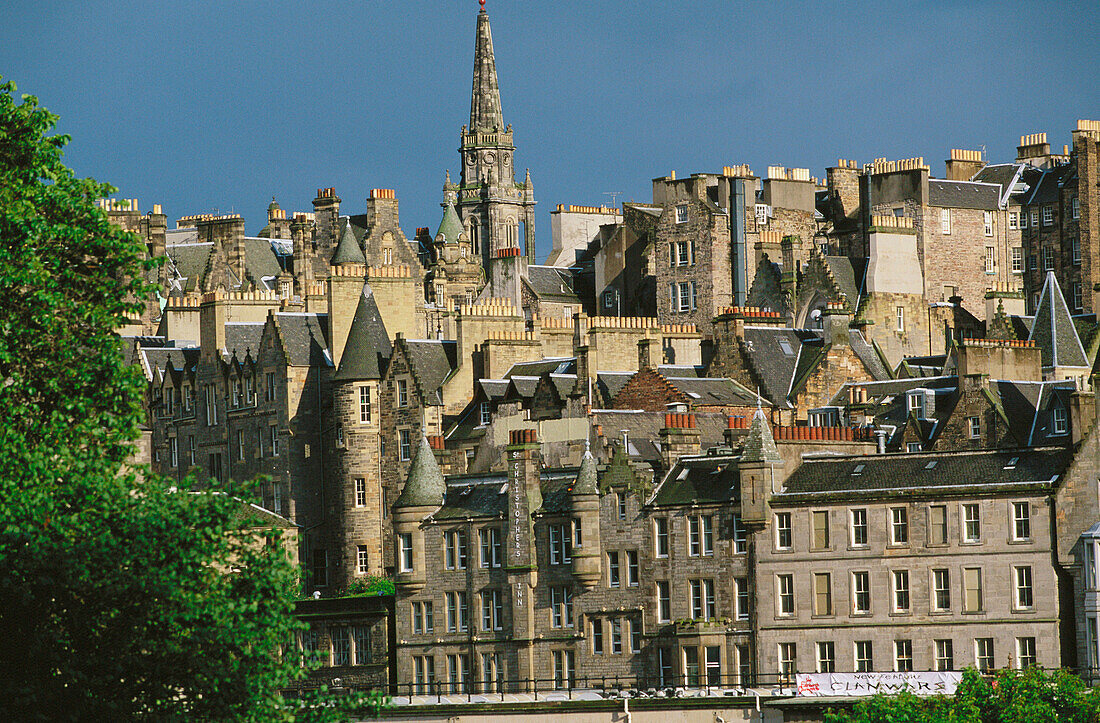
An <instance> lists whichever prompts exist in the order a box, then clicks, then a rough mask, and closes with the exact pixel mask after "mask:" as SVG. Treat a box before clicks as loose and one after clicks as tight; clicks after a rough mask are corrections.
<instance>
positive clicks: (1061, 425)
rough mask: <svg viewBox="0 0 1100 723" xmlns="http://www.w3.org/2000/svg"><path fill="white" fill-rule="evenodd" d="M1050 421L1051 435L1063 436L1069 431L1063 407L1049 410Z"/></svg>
mask: <svg viewBox="0 0 1100 723" xmlns="http://www.w3.org/2000/svg"><path fill="white" fill-rule="evenodd" d="M1051 421H1052V426H1053V432H1052V434H1065V433H1066V432H1067V431H1069V425H1068V423H1067V419H1066V410H1065V407H1055V408H1054V409H1053V410H1051Z"/></svg>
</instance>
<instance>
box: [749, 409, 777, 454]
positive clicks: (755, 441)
mask: <svg viewBox="0 0 1100 723" xmlns="http://www.w3.org/2000/svg"><path fill="white" fill-rule="evenodd" d="M741 461H742V462H754V463H758V462H782V461H783V458H782V457H781V456H780V455H779V449H778V448H777V447H776V446H775V437H773V436H772V429H771V425H770V424H768V420H767V417H765V416H764V410H763V409H761V408H760V407H757V408H756V413H755V414H753V416H752V424H751V425H750V426H749V434H748V436H747V437H745V445H744V447H743V448H742V452H741Z"/></svg>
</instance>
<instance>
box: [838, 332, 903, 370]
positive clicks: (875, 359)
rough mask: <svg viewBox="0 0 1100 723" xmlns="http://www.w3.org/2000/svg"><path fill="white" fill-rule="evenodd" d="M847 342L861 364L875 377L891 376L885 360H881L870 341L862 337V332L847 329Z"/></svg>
mask: <svg viewBox="0 0 1100 723" xmlns="http://www.w3.org/2000/svg"><path fill="white" fill-rule="evenodd" d="M848 343H849V344H850V345H851V347H852V351H853V352H855V355H856V356H857V357H858V358H859V360H860V361H861V362H863V366H865V367H867V371H868V372H870V373H871V376H873V377H874V378H875V379H878V380H882V379H890V378H891V377H892V376H893V375H892V374H891V373H890V369H889V367H887V366H886V362H884V361H883V360H882V356H881V355H880V354H879V353H878V352H877V351H875V348H874V347H873V346H871V344H870V342H868V341H867V340H866V339H864V338H863V333H862V332H860V331H859V330H858V329H849V330H848Z"/></svg>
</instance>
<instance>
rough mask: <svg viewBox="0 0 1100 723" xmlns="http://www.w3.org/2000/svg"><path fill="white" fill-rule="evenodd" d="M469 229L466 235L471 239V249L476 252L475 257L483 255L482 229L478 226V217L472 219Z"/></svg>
mask: <svg viewBox="0 0 1100 723" xmlns="http://www.w3.org/2000/svg"><path fill="white" fill-rule="evenodd" d="M468 223H469V228H468V229H467V231H466V234H467V235H468V236H469V237H470V247H471V248H472V249H473V250H474V255H475V256H476V255H477V254H480V253H481V233H480V232H481V227H480V226H479V225H478V221H477V218H476V217H471V218H470V220H469V222H468Z"/></svg>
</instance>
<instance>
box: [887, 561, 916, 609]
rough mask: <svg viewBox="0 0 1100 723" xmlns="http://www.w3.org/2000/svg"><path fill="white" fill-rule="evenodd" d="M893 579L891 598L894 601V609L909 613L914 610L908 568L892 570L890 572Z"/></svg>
mask: <svg viewBox="0 0 1100 723" xmlns="http://www.w3.org/2000/svg"><path fill="white" fill-rule="evenodd" d="M890 580H891V583H892V585H891V591H892V595H891V599H892V602H893V610H894V612H895V613H908V612H909V611H910V610H912V605H913V601H912V595H911V594H910V593H911V590H912V588H911V586H910V581H909V571H908V570H892V571H891V572H890Z"/></svg>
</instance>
